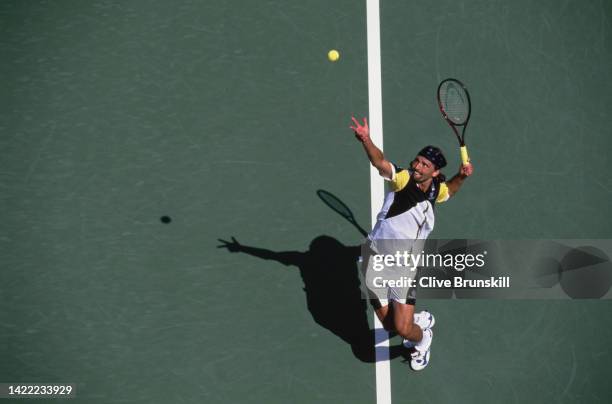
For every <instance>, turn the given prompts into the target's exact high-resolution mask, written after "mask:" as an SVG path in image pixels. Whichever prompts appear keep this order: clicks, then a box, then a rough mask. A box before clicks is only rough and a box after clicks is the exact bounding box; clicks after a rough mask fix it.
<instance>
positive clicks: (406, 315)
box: [391, 300, 423, 342]
mask: <svg viewBox="0 0 612 404" xmlns="http://www.w3.org/2000/svg"><path fill="white" fill-rule="evenodd" d="M392 304H393V310H391V311H392V314H393V327H394V328H395V330H396V331H397V333H398V334H399V335H401V336H402V337H404V338H405V339H407V340H410V341H412V342H419V341H421V340H422V339H423V330H422V329H421V327H419V326H418V325H416V324H415V323H414V304H408V303H400V302H399V301H397V300H393V301H392Z"/></svg>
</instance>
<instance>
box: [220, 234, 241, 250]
mask: <svg viewBox="0 0 612 404" xmlns="http://www.w3.org/2000/svg"><path fill="white" fill-rule="evenodd" d="M217 240H219V241H220V242H222V243H223V244H221V245H218V246H217V248H227V250H228V251H229V252H239V251H240V249H241V248H242V245H241V244H240V243H239V242H238V240H236V239H235V238H234V237H232V241H226V240H222V239H220V238H219V239H217Z"/></svg>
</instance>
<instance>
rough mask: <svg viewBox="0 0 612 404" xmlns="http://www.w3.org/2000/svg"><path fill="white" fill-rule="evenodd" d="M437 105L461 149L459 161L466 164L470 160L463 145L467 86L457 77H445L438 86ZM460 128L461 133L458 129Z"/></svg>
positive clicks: (469, 105) (467, 98) (467, 117)
mask: <svg viewBox="0 0 612 404" xmlns="http://www.w3.org/2000/svg"><path fill="white" fill-rule="evenodd" d="M438 106H439V107H440V112H441V113H442V116H443V117H444V119H445V120H446V122H448V125H449V126H450V127H451V129H452V130H453V132H455V135H456V136H457V140H458V141H459V146H460V150H461V162H462V163H463V165H466V164H468V163H469V162H470V158H469V156H468V151H467V147H466V145H465V128H467V124H468V121H469V120H470V111H471V103H470V94H469V93H468V91H467V88H465V86H464V85H463V83H462V82H460V81H459V80H457V79H446V80H444V81H442V82H441V83H440V85H439V86H438ZM460 128H461V135H459V129H460Z"/></svg>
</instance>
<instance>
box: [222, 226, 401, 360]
mask: <svg viewBox="0 0 612 404" xmlns="http://www.w3.org/2000/svg"><path fill="white" fill-rule="evenodd" d="M219 241H220V242H221V243H222V244H221V245H219V246H218V247H219V248H226V249H227V250H228V251H230V252H232V253H245V254H249V255H252V256H254V257H257V258H261V259H265V260H272V261H277V262H279V263H281V264H283V265H286V266H292V267H297V268H298V269H299V271H300V275H301V277H302V281H303V283H304V285H303V288H302V290H303V292H304V293H305V295H306V306H307V308H308V310H309V311H310V313H311V315H312V318H313V319H314V321H315V322H316V323H317V324H319V325H320V326H322V327H324V328H326V329H328V330H329V331H331V332H332V333H334V334H335V335H337V336H338V337H339V338H341V339H342V340H343V341H345V342H346V343H347V344H349V345H350V347H351V349H352V352H353V354H354V355H355V357H356V358H358V359H359V360H361V361H363V362H375V361H376V352H375V348H374V344H375V342H377V341H375V334H376V333H375V332H374V330H373V329H371V328H370V326H369V324H368V310H367V304H368V301H367V300H365V299H364V298H363V296H362V292H361V288H360V279H359V263H358V259H359V256H360V250H361V248H360V246H347V245H344V244H342V243H341V242H340V241H338V240H337V239H335V238H333V237H330V236H327V235H320V236H317V237H315V238H314V239H313V240H312V241H311V242H310V245H309V247H308V249H307V250H306V251H273V250H268V249H264V248H258V247H253V246H246V245H243V244H241V243H239V242H238V241H237V240H236V239H235V238H234V237H232V241H226V240H221V239H219ZM297 290H299V289H297ZM386 349H387V348H383V350H382V351H381V354H383V355H384V354H386V352H385V351H386ZM402 351H403V350H402V348H401V345H400V346H393V347H390V348H389V358H395V357H397V356H399V355H402V354H403V352H402ZM380 356H381V355H379V357H380Z"/></svg>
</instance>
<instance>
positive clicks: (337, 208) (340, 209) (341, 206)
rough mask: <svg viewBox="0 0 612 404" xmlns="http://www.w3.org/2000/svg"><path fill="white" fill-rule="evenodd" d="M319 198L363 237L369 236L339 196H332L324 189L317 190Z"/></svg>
mask: <svg viewBox="0 0 612 404" xmlns="http://www.w3.org/2000/svg"><path fill="white" fill-rule="evenodd" d="M317 196H318V197H319V198H320V199H321V200H322V201H323V203H324V204H326V205H327V206H328V207H329V208H330V209H331V210H333V211H334V212H336V213H337V214H339V215H340V216H342V217H343V218H345V219H346V220H348V222H349V223H351V224H352V225H353V226H355V228H356V229H357V231H359V233H361V235H362V236H364V237H365V236H367V235H368V232H366V231H365V230H364V229H363V227H361V226H360V225H359V223H357V220H355V216H354V215H353V212H352V211H351V210H350V209H349V207H348V206H346V204H345V203H344V202H342V201H341V200H340V199H339V198H338V197H337V196H335V195H334V194H332V193H331V192H328V191H325V190H324V189H319V190H317Z"/></svg>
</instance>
